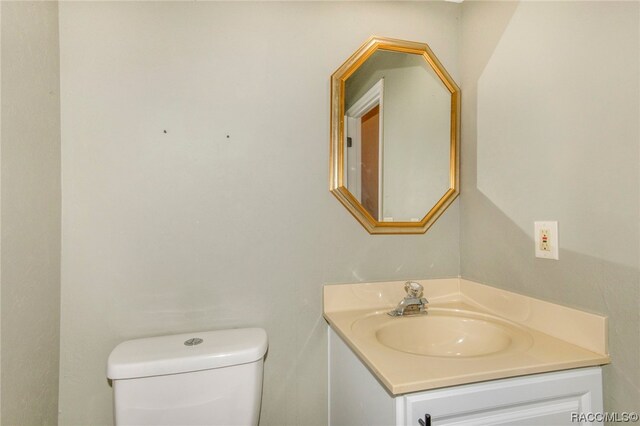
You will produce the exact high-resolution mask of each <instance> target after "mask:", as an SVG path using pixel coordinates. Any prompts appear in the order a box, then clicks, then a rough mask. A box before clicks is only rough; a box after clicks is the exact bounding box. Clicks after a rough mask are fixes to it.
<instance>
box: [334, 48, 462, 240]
mask: <svg viewBox="0 0 640 426" xmlns="http://www.w3.org/2000/svg"><path fill="white" fill-rule="evenodd" d="M459 107H460V89H459V88H458V86H457V85H456V84H455V82H454V81H453V80H452V79H451V77H450V76H449V74H448V73H447V72H446V70H445V69H444V68H443V67H442V65H441V64H440V62H439V61H438V59H437V58H436V57H435V55H434V54H433V52H431V49H429V46H427V45H426V44H424V43H416V42H410V41H403V40H395V39H389V38H381V37H372V38H371V39H369V40H368V41H367V42H366V43H365V44H364V45H363V46H362V47H360V49H358V50H357V51H356V52H355V53H354V54H353V55H352V56H351V57H350V58H349V59H348V60H347V61H346V62H345V63H344V64H343V65H342V66H341V67H340V68H338V70H337V71H336V72H335V73H333V75H332V76H331V151H330V157H331V158H330V161H331V166H330V167H331V184H330V190H331V192H332V193H333V194H334V195H335V196H336V197H337V198H338V200H340V202H342V204H344V205H345V207H347V209H348V210H349V211H350V212H351V213H352V214H353V215H354V217H355V218H356V219H358V221H359V222H360V223H361V224H362V225H363V226H364V227H365V228H366V229H367V230H368V231H369V232H370V233H372V234H387V233H393V234H400V233H424V232H426V230H427V229H429V227H430V226H431V225H432V224H433V223H434V222H435V220H436V219H437V218H438V217H439V216H440V215H441V214H442V212H444V210H446V208H447V207H448V206H449V205H450V204H451V202H452V201H453V200H454V199H455V198H456V197H457V196H458V193H459V189H458V161H459V160H458V129H459Z"/></svg>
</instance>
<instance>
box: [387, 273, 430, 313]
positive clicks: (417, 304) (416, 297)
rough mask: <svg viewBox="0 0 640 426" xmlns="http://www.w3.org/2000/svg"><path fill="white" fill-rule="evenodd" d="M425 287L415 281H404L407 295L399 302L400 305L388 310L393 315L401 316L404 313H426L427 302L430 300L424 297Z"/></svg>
mask: <svg viewBox="0 0 640 426" xmlns="http://www.w3.org/2000/svg"><path fill="white" fill-rule="evenodd" d="M422 290H423V287H422V286H421V285H420V284H419V283H417V282H415V281H407V282H406V283H404V291H406V292H407V295H406V296H405V297H404V299H402V300H401V301H400V303H398V306H396V308H395V309H394V310H393V311H391V312H388V315H391V316H392V317H401V316H404V315H425V314H426V313H427V303H429V301H428V300H427V299H425V298H424V297H422Z"/></svg>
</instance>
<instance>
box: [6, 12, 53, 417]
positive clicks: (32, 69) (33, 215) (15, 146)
mask: <svg viewBox="0 0 640 426" xmlns="http://www.w3.org/2000/svg"><path fill="white" fill-rule="evenodd" d="M1 10H2V13H1V15H2V21H1V26H2V79H1V80H2V103H1V114H2V137H1V141H0V142H1V153H2V155H1V163H0V167H1V174H0V175H1V179H0V180H1V192H0V197H1V200H2V207H1V210H0V216H1V219H0V229H1V231H2V232H1V236H0V244H1V246H2V261H1V265H0V266H1V275H0V280H1V300H2V304H1V313H2V315H1V319H2V329H1V334H0V336H1V339H0V340H1V348H2V350H1V354H0V355H1V360H2V361H1V372H2V374H1V376H0V382H1V390H2V413H1V414H2V424H6V425H37V424H56V423H57V416H58V412H57V405H58V360H59V356H58V354H59V335H60V334H59V325H60V98H59V53H58V5H57V4H56V3H54V2H6V1H3V2H2V3H1Z"/></svg>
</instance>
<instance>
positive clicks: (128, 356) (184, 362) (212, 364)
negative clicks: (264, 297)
mask: <svg viewBox="0 0 640 426" xmlns="http://www.w3.org/2000/svg"><path fill="white" fill-rule="evenodd" d="M266 351H267V333H266V332H265V331H264V330H263V329H261V328H244V329H235V330H219V331H208V332H203V333H189V334H177V335H173V336H162V337H151V338H146V339H137V340H129V341H127V342H123V343H121V344H119V345H118V346H117V347H116V348H115V349H114V350H113V351H112V352H111V355H109V361H108V365H107V377H109V378H110V379H111V380H112V381H113V393H114V412H115V423H116V425H118V426H124V425H225V426H227V425H242V426H247V425H257V424H258V417H259V415H260V401H261V396H262V365H263V359H264V355H265V353H266Z"/></svg>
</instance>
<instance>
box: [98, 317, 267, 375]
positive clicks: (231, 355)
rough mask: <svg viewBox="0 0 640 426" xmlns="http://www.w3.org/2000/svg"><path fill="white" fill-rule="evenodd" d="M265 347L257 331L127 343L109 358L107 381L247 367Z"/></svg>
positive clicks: (162, 338) (168, 337) (252, 329)
mask: <svg viewBox="0 0 640 426" xmlns="http://www.w3.org/2000/svg"><path fill="white" fill-rule="evenodd" d="M190 339H194V340H190ZM200 340H202V342H200ZM194 343H196V344H194ZM267 345H268V343H267V333H266V332H265V331H264V330H263V329H261V328H239V329H232V330H216V331H206V332H199V333H185V334H175V335H172V336H160V337H149V338H144V339H136V340H129V341H126V342H122V343H120V344H119V345H118V346H116V347H115V349H114V350H113V351H112V352H111V355H109V360H108V361H107V377H108V378H110V379H112V380H117V379H133V378H137V377H149V376H161V375H166V374H178V373H187V372H190V371H199V370H209V369H213V368H221V367H228V366H231V365H239V364H247V363H250V362H254V361H257V360H259V359H261V358H262V357H263V356H264V354H265V352H266V351H267Z"/></svg>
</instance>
